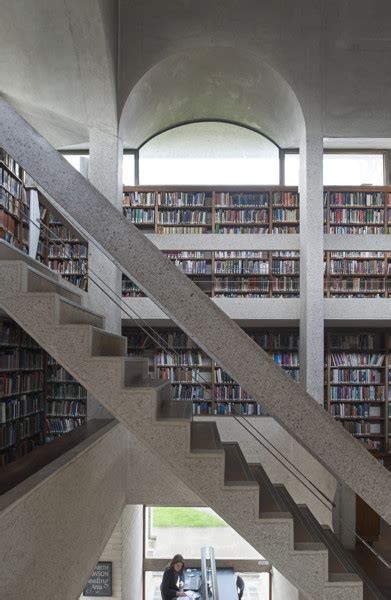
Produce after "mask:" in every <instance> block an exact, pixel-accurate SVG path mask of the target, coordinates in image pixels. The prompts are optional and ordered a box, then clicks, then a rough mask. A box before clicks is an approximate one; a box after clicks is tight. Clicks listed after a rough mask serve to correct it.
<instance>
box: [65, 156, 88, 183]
mask: <svg viewBox="0 0 391 600" xmlns="http://www.w3.org/2000/svg"><path fill="white" fill-rule="evenodd" d="M63 157H64V158H65V160H67V161H68V162H69V163H70V164H71V165H72V167H73V168H74V169H76V171H79V173H81V174H82V175H84V177H86V178H88V163H89V156H88V154H73V153H72V154H66V153H65V154H63Z"/></svg>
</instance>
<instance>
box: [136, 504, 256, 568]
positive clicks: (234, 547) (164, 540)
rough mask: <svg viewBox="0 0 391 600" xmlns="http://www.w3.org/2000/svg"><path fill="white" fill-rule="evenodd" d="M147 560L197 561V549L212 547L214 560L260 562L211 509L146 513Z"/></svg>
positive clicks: (163, 509)
mask: <svg viewBox="0 0 391 600" xmlns="http://www.w3.org/2000/svg"><path fill="white" fill-rule="evenodd" d="M146 519H147V524H146V525H147V526H146V528H145V530H146V536H147V539H146V546H145V547H146V556H147V558H167V559H169V558H172V557H173V556H174V554H178V553H180V554H182V555H183V556H184V558H185V559H186V558H200V555H201V546H213V547H214V549H215V555H216V558H236V559H260V558H262V557H261V555H260V554H259V553H258V552H257V551H256V550H254V548H253V547H252V546H250V544H249V543H248V542H246V540H244V539H243V538H242V537H241V536H240V535H239V534H238V533H237V532H236V531H235V530H234V529H232V527H230V526H229V525H228V524H227V523H225V521H223V520H222V519H221V518H220V517H219V516H218V515H217V514H216V513H215V512H214V511H213V510H212V509H211V508H206V507H198V508H188V507H154V508H148V509H147V510H146Z"/></svg>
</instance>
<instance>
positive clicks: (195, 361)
mask: <svg viewBox="0 0 391 600" xmlns="http://www.w3.org/2000/svg"><path fill="white" fill-rule="evenodd" d="M156 364H157V365H158V366H163V367H165V366H181V365H184V366H190V367H191V366H204V367H205V366H206V367H208V366H211V361H210V359H208V358H207V357H206V356H205V354H204V353H203V352H201V350H198V351H196V350H187V351H183V350H178V351H177V352H175V354H173V353H171V352H165V351H163V350H160V351H158V352H157V353H156Z"/></svg>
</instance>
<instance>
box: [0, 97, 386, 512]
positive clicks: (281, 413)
mask: <svg viewBox="0 0 391 600" xmlns="http://www.w3.org/2000/svg"><path fill="white" fill-rule="evenodd" d="M0 137H1V138H2V140H3V146H4V147H5V149H6V150H7V151H8V152H9V153H10V154H11V155H13V156H14V157H15V158H16V159H17V160H18V161H19V162H20V163H21V164H22V166H23V167H24V168H25V169H26V170H27V171H28V172H30V173H31V175H32V176H33V177H34V178H36V179H37V180H38V181H39V182H40V184H41V185H42V187H43V188H44V189H47V190H48V191H49V193H50V195H51V196H52V197H53V198H54V199H55V200H56V201H58V202H59V203H61V206H62V208H63V209H65V210H67V212H69V213H70V214H71V215H72V217H73V218H74V219H75V220H77V221H78V222H79V223H80V225H81V226H82V227H83V228H84V229H86V230H88V231H89V232H90V234H91V235H92V236H93V237H94V238H95V239H96V240H99V243H100V244H101V246H102V248H104V250H105V252H106V253H107V254H108V255H111V256H112V257H113V259H114V260H115V261H118V263H119V264H121V265H122V267H123V269H124V271H125V272H126V273H127V274H128V275H129V276H130V277H131V278H132V279H134V280H135V282H136V283H137V284H138V285H139V286H140V287H141V289H143V290H145V291H146V292H148V295H149V296H150V297H151V298H153V299H154V300H155V302H156V304H157V305H158V306H160V307H161V308H162V309H163V310H164V312H166V314H167V315H169V316H170V317H171V318H172V319H173V320H174V321H175V322H176V323H177V324H178V325H179V326H180V327H181V328H182V329H183V330H184V331H185V333H187V334H188V335H189V336H190V337H191V338H192V339H194V341H195V342H196V343H197V344H198V345H199V346H200V347H201V348H202V349H204V350H205V351H206V352H207V353H208V354H209V355H210V356H211V357H212V358H213V359H215V360H216V361H217V362H218V363H219V364H220V365H221V367H222V368H223V369H224V370H226V371H227V372H228V373H230V374H231V375H232V377H233V378H234V379H235V380H236V381H238V383H239V384H240V385H241V386H242V387H243V388H244V389H246V390H247V391H248V393H249V394H251V395H252V396H253V397H254V399H256V400H258V401H259V402H260V403H263V404H265V406H266V407H267V408H268V411H269V412H270V414H271V416H273V417H274V418H276V420H277V421H278V422H279V423H280V424H281V425H283V427H284V428H285V429H286V430H287V431H288V432H289V433H291V435H292V436H293V437H294V438H295V439H297V440H298V441H299V442H300V443H301V444H302V445H303V446H304V447H305V448H306V449H307V450H308V451H309V452H310V453H311V454H312V455H313V456H315V457H316V458H317V459H318V460H319V461H320V462H321V464H323V465H324V466H325V467H326V468H327V469H328V470H329V471H330V473H332V474H333V475H334V476H335V477H336V478H338V479H340V480H342V481H345V482H346V483H347V484H348V485H349V486H350V487H351V488H352V489H354V490H355V491H356V492H357V493H358V494H359V495H360V496H361V497H362V498H364V499H365V500H366V501H367V502H368V503H369V504H370V505H371V506H373V508H375V510H377V512H379V514H381V515H382V516H383V517H384V518H385V520H388V521H391V507H390V503H389V497H390V495H391V474H390V473H389V472H387V471H386V470H385V469H384V468H383V467H382V466H381V465H380V464H379V463H378V462H377V461H376V460H375V459H374V458H373V457H372V456H371V455H370V454H369V453H368V452H367V451H366V450H365V448H364V447H363V446H362V445H360V443H359V442H357V440H355V439H353V438H352V436H351V435H349V433H348V432H347V431H344V430H343V428H342V427H340V425H339V424H338V423H337V422H335V420H334V419H332V418H331V417H330V416H329V415H328V414H327V413H326V412H325V411H324V409H323V408H322V407H320V406H319V405H318V404H317V403H316V401H314V399H313V398H311V396H309V395H308V394H306V393H305V392H304V390H303V389H302V387H300V386H299V385H297V384H295V382H292V380H291V379H289V378H288V377H287V376H286V375H285V374H284V373H282V372H281V369H280V368H279V367H278V366H276V365H275V364H274V362H273V360H272V359H271V358H270V357H269V356H267V354H266V353H265V352H263V351H262V350H261V349H260V348H259V346H257V345H256V344H255V342H253V341H252V340H251V339H250V338H249V337H248V336H247V335H246V334H245V333H244V332H243V331H242V330H241V329H240V328H239V327H238V326H237V325H236V324H235V323H234V322H232V320H231V319H229V317H227V316H226V315H225V314H224V313H223V311H221V310H220V309H219V308H218V307H217V306H216V305H215V304H214V303H213V302H211V301H210V299H209V298H207V297H206V296H205V294H204V293H203V292H202V291H201V290H200V289H199V288H198V287H197V286H196V285H195V284H193V283H192V282H191V281H190V280H189V279H188V278H187V277H186V275H184V274H183V273H181V272H179V271H178V269H177V268H176V267H175V265H173V264H172V263H171V261H170V260H169V259H167V258H165V257H163V256H162V254H161V252H160V251H159V250H158V249H156V248H155V246H154V245H153V244H151V242H149V241H148V240H147V239H146V238H145V237H144V236H143V234H142V233H141V232H140V231H138V230H137V229H136V227H134V226H133V225H132V224H131V223H129V222H127V221H126V219H125V218H123V217H122V216H121V215H120V213H119V212H118V210H117V209H116V208H115V207H113V206H112V205H111V204H110V203H109V202H108V201H107V200H105V198H104V197H103V196H101V194H99V192H98V191H97V190H95V189H94V188H93V187H92V186H91V185H90V184H89V183H88V182H87V181H86V180H85V179H84V178H83V177H82V176H81V175H80V174H78V173H77V172H75V171H74V169H72V167H70V165H69V164H68V163H67V161H65V159H63V158H62V157H61V156H60V155H59V154H58V153H57V152H55V151H54V150H53V148H52V147H51V146H50V145H49V144H48V143H47V142H46V141H45V140H44V139H43V138H42V137H40V136H39V135H38V134H37V132H35V131H34V130H32V129H31V128H30V127H29V126H28V125H27V123H25V122H24V121H23V119H21V117H20V116H19V115H17V114H16V113H15V112H14V111H13V110H12V108H11V107H10V106H9V105H8V104H7V103H6V102H4V101H0ZM97 214H99V215H100V217H101V218H100V219H99V220H97V219H96V218H95V215H97ZM91 217H93V218H91ZM9 301H10V303H11V306H12V308H13V309H16V305H15V299H12V298H10V299H9ZM7 304H8V299H7ZM46 339H47V338H46ZM45 342H46V340H45ZM54 356H55V354H54ZM60 362H61V361H60ZM320 431H322V435H319V432H320ZM331 440H332V442H333V443H332V444H331V443H330V441H331ZM355 465H357V469H356V468H354V466H355ZM358 465H359V468H358Z"/></svg>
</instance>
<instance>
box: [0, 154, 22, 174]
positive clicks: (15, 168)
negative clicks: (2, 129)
mask: <svg viewBox="0 0 391 600" xmlns="http://www.w3.org/2000/svg"><path fill="white" fill-rule="evenodd" d="M0 162H2V163H4V165H5V166H6V167H7V169H9V170H10V171H12V173H13V174H14V175H15V176H16V177H18V179H21V168H20V165H19V163H17V162H16V160H15V159H14V158H12V156H10V155H9V154H8V153H7V152H6V151H5V150H4V148H0Z"/></svg>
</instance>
